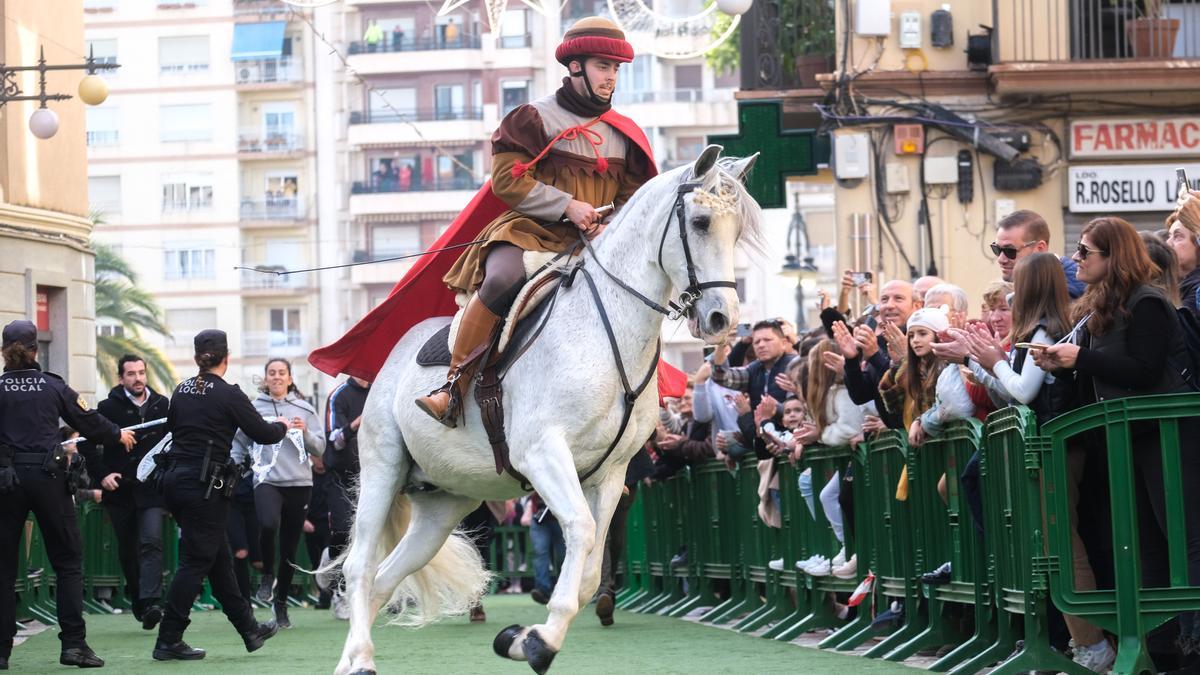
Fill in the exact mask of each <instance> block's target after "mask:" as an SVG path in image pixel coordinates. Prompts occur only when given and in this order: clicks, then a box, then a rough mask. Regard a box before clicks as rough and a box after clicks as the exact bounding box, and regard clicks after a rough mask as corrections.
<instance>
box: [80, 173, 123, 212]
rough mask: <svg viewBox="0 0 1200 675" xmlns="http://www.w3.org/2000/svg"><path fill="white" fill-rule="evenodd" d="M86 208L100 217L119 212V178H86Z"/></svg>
mask: <svg viewBox="0 0 1200 675" xmlns="http://www.w3.org/2000/svg"><path fill="white" fill-rule="evenodd" d="M88 208H90V209H91V210H92V211H95V212H98V213H99V214H100V215H101V216H104V215H107V214H115V213H120V212H121V177H120V176H88Z"/></svg>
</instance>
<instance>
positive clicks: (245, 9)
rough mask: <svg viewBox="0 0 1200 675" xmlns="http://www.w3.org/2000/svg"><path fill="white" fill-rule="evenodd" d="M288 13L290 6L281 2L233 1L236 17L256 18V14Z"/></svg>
mask: <svg viewBox="0 0 1200 675" xmlns="http://www.w3.org/2000/svg"><path fill="white" fill-rule="evenodd" d="M287 11H288V5H286V4H284V3H282V2H280V1H279V0H233V15H234V16H254V15H256V14H283V13H286V12H287Z"/></svg>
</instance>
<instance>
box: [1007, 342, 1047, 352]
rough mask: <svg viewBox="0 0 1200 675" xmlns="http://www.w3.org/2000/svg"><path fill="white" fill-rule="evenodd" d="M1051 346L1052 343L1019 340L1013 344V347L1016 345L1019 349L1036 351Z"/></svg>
mask: <svg viewBox="0 0 1200 675" xmlns="http://www.w3.org/2000/svg"><path fill="white" fill-rule="evenodd" d="M1049 346H1050V345H1043V344H1039V343H1037V342H1018V343H1017V344H1015V345H1013V347H1016V348H1017V349H1033V350H1035V351H1039V350H1042V349H1045V348H1046V347H1049Z"/></svg>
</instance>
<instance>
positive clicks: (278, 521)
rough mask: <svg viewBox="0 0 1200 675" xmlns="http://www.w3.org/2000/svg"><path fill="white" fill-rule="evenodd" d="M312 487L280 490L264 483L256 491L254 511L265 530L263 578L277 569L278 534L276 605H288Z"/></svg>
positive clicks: (262, 542) (304, 486)
mask: <svg viewBox="0 0 1200 675" xmlns="http://www.w3.org/2000/svg"><path fill="white" fill-rule="evenodd" d="M311 493H312V487H311V486H308V485H302V486H296V487H279V486H276V485H270V484H268V483H261V484H259V486H258V487H256V488H254V508H255V511H257V512H258V525H259V527H260V528H262V535H261V536H262V538H261V540H260V541H261V544H262V558H263V574H270V573H271V570H272V569H274V568H275V533H276V532H278V533H279V551H280V555H279V571H278V572H277V573H276V574H275V603H276V604H284V603H286V602H287V597H288V587H289V586H291V585H292V573H293V572H294V571H295V568H294V567H293V566H292V565H293V563H295V561H296V545H297V544H299V543H300V535H301V534H302V533H303V532H304V514H305V513H306V512H307V511H308V499H309V497H310V495H311Z"/></svg>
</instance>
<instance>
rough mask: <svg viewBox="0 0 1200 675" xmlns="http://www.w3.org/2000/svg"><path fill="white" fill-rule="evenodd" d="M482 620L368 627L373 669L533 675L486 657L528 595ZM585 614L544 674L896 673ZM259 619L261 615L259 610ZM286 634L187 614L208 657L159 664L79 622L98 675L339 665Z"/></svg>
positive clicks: (299, 636) (318, 628) (334, 647)
mask: <svg viewBox="0 0 1200 675" xmlns="http://www.w3.org/2000/svg"><path fill="white" fill-rule="evenodd" d="M484 607H485V608H486V610H487V615H488V620H487V623H484V624H470V623H468V622H467V620H466V619H465V618H454V619H449V620H446V621H443V622H440V623H437V624H434V625H431V626H427V627H425V628H422V629H419V630H411V629H405V628H400V627H396V626H376V628H375V630H374V631H373V637H374V639H375V656H376V661H375V662H376V665H377V667H378V670H379V672H380V673H381V674H382V675H386V674H389V673H407V674H414V675H420V674H426V673H428V674H430V675H450V674H457V673H513V674H515V675H524V674H526V673H532V672H533V671H532V670H530V669H529V667H528V666H527V665H526V664H524V663H517V662H515V661H507V660H502V659H500V658H499V657H497V656H496V655H495V654H493V653H492V639H493V638H494V637H495V635H496V633H497V632H499V631H500V629H501V628H503V627H505V626H507V625H509V624H513V623H519V624H522V625H529V624H533V623H538V622H540V621H543V620H544V619H545V616H546V608H545V607H542V606H540V605H536V604H534V603H533V601H532V600H530V599H529V596H527V595H519V596H517V595H502V596H493V597H489V598H487V599H486V601H485V602H484ZM593 609H594V608H593V607H592V606H588V607H585V608H584V610H583V611H582V612H580V615H579V617H578V618H577V619H576V621H575V623H574V625H573V626H572V628H571V631H570V633H569V634H568V635H567V642H566V646H565V647H564V649H563V651H562V653H561V654H559V656H558V658H557V659H556V660H555V661H554V666H553V668H551V670H550V672H551V673H559V674H569V673H587V674H588V675H595V674H596V673H613V672H616V673H654V674H655V675H658V674H668V673H679V674H680V675H695V674H697V673H738V674H741V673H745V674H747V675H749V674H751V673H754V674H758V673H835V672H846V671H851V670H853V671H854V672H855V673H856V675H858V673H902V672H909V673H911V672H912V670H911V669H910V668H906V667H905V666H901V665H899V664H895V663H888V662H883V661H878V660H869V659H864V658H861V657H856V656H848V655H842V654H833V653H826V652H821V651H818V650H816V649H810V648H805V647H799V646H796V645H792V644H783V643H779V642H775V641H772V640H763V639H761V638H756V637H751V636H747V635H740V634H737V633H734V632H732V631H728V630H723V629H720V628H713V627H710V626H706V625H699V624H695V623H692V622H688V621H684V620H682V619H671V618H665V617H660V616H646V615H642V614H632V613H629V612H624V611H620V610H618V611H617V614H616V624H615V625H614V626H612V627H609V628H602V627H601V626H600V624H599V622H598V621H597V620H596V616H595V613H594V611H593ZM258 615H259V618H260V619H263V620H265V619H267V618H269V616H270V613H269V612H267V611H266V610H258ZM289 616H290V617H291V620H292V625H293V626H294V627H293V628H292V629H290V630H285V631H280V633H279V635H277V636H276V637H274V638H272V639H271V640H270V641H269V642H267V644H266V646H265V647H263V648H262V649H261V650H259V651H257V652H255V653H253V654H247V653H246V650H245V648H244V647H243V646H242V641H241V638H240V637H238V635H237V634H236V633H234V631H233V628H232V627H231V626H230V625H229V624H228V623H227V622H226V621H225V616H224V615H223V614H221V613H220V612H194V613H193V614H192V625H191V626H190V627H189V628H188V631H187V634H186V635H185V636H184V639H185V640H186V641H187V642H188V643H189V644H191V645H192V646H193V647H202V648H204V649H206V650H208V656H207V657H206V658H205V659H204V660H203V661H192V662H171V663H160V662H157V661H154V660H152V659H151V658H150V652H151V650H152V649H153V647H154V634H153V633H150V632H146V631H143V630H142V629H141V625H140V624H136V623H135V622H134V620H133V617H132V616H130V615H129V614H125V615H116V616H94V615H93V616H88V617H87V623H88V642H89V643H90V644H91V646H92V648H93V649H95V650H96V652H97V653H98V654H99V655H100V656H101V657H102V658H104V659H105V660H106V661H107V664H106V666H105V670H104V671H101V672H111V673H121V674H122V675H125V674H129V675H134V674H136V673H179V674H183V673H186V674H187V675H192V674H200V673H222V674H223V675H234V674H236V673H252V674H254V675H267V674H269V673H332V672H333V668H334V666H336V665H337V660H338V657H339V656H340V655H341V650H342V644H343V642H344V640H345V638H346V629H347V626H348V624H347V623H345V622H342V621H337V620H335V619H334V618H333V617H332V616H331V615H330V613H329V612H328V611H317V610H314V609H311V608H292V609H291V610H290V612H289ZM56 633H57V631H56V630H54V629H53V628H51V629H50V630H46V631H44V632H42V633H40V634H38V635H36V636H34V637H33V638H30V639H29V640H28V641H26V642H25V643H24V644H21V645H19V646H17V647H16V648H15V649H14V650H13V655H12V659H11V661H10V667H11V668H12V669H13V670H14V671H16V672H21V673H44V672H56V673H64V672H70V671H69V670H67V669H66V668H64V667H63V666H60V665H58V651H59V642H58V638H57V636H56Z"/></svg>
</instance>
